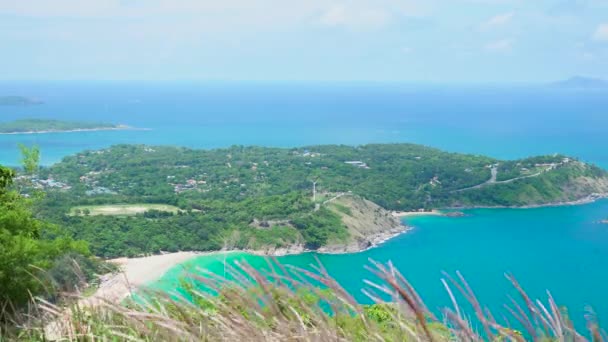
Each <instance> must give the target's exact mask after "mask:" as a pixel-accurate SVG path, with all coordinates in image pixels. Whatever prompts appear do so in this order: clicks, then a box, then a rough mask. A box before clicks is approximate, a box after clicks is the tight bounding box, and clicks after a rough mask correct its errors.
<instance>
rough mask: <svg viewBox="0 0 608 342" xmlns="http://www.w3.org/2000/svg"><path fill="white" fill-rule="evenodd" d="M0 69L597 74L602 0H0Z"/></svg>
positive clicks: (601, 57)
mask: <svg viewBox="0 0 608 342" xmlns="http://www.w3.org/2000/svg"><path fill="white" fill-rule="evenodd" d="M0 44H1V45H2V50H1V51H2V52H1V53H0V79H5V80H15V79H110V80H122V79H128V80H133V79H134V80H182V79H189V80H190V79H192V80H262V81H266V80H322V81H408V82H415V81H425V82H513V81H517V82H544V81H549V80H557V79H562V78H567V77H570V76H572V75H585V76H591V77H603V78H608V0H570V1H566V0H554V1H548V0H398V1H397V0H374V1H367V0H335V1H334V0H86V1H85V0H0Z"/></svg>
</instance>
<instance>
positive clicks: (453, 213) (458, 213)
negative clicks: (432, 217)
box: [445, 211, 466, 217]
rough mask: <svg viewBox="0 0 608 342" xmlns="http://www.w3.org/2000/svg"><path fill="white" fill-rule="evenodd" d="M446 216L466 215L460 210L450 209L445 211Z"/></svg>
mask: <svg viewBox="0 0 608 342" xmlns="http://www.w3.org/2000/svg"><path fill="white" fill-rule="evenodd" d="M445 216H447V217H463V216H466V215H465V214H464V213H463V212H462V211H451V212H449V213H445Z"/></svg>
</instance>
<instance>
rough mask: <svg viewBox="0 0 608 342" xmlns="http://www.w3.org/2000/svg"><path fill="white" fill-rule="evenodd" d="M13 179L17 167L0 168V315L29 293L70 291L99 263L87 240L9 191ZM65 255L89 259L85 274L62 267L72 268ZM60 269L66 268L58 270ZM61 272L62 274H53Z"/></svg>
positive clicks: (21, 302) (91, 272) (17, 194)
mask: <svg viewBox="0 0 608 342" xmlns="http://www.w3.org/2000/svg"><path fill="white" fill-rule="evenodd" d="M12 179H13V172H12V171H11V170H9V169H6V168H2V167H0V307H2V310H0V320H2V319H3V317H2V316H3V314H4V313H6V310H7V309H6V308H14V307H17V308H18V307H20V306H21V305H23V304H24V303H26V302H27V301H28V300H29V299H30V296H31V295H40V294H43V293H44V294H46V295H51V296H52V295H53V293H54V291H53V290H54V289H59V290H68V289H73V288H74V287H76V286H80V285H82V284H81V281H85V282H86V281H88V280H89V279H91V278H92V274H93V272H94V270H96V269H97V268H98V267H100V266H101V265H100V264H99V262H97V261H94V260H92V259H90V258H88V256H89V255H90V252H89V250H88V247H87V245H86V243H84V242H82V241H75V240H73V239H72V238H70V237H69V236H68V235H67V234H66V233H65V232H64V231H62V230H61V229H60V228H59V227H57V226H54V225H51V224H49V223H47V222H44V221H41V220H39V219H37V218H36V217H34V215H33V214H32V211H31V206H32V203H33V200H32V199H26V198H24V197H22V196H21V195H20V194H19V193H17V192H15V191H11V190H9V186H10V185H11V182H12ZM66 254H69V255H71V256H72V257H74V258H78V259H79V260H88V262H87V263H83V269H84V270H85V273H86V274H85V276H84V279H76V278H74V277H71V276H70V275H69V274H67V273H66V272H64V271H65V270H66V269H71V270H73V269H74V265H73V264H72V262H71V261H69V260H68V259H66V258H65V256H66ZM60 269H61V270H63V271H62V272H57V271H58V270H60ZM44 271H51V273H45V272H44ZM72 273H73V272H72ZM59 274H60V275H61V277H58V278H53V277H52V275H59ZM48 275H51V277H47V276H48ZM9 303H10V305H9ZM9 311H10V310H9Z"/></svg>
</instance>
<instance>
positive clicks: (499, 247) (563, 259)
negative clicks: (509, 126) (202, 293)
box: [151, 200, 608, 329]
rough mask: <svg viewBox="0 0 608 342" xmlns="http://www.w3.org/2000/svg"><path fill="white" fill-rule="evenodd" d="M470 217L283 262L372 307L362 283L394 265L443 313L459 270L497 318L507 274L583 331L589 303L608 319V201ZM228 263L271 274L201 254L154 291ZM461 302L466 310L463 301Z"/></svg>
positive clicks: (429, 222) (419, 222)
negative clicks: (448, 280) (322, 276)
mask: <svg viewBox="0 0 608 342" xmlns="http://www.w3.org/2000/svg"><path fill="white" fill-rule="evenodd" d="M466 214H467V216H466V217H460V218H450V217H437V216H426V217H413V218H409V219H407V220H406V221H405V222H406V223H407V224H409V225H411V226H413V227H415V228H414V229H413V230H412V231H411V232H409V233H407V234H403V235H400V236H398V237H396V238H394V239H392V240H389V241H388V242H386V243H385V244H383V245H381V246H379V247H378V248H374V249H371V250H368V251H365V252H362V253H355V254H344V255H323V254H313V253H307V254H301V255H292V256H285V257H279V258H278V260H279V261H280V262H282V263H285V264H290V265H296V266H299V267H309V266H310V265H312V264H316V261H315V256H316V257H318V258H319V260H320V261H321V262H322V264H323V265H324V266H325V267H326V268H327V270H328V272H329V273H330V275H332V276H333V277H334V278H336V279H337V280H338V281H339V282H340V283H341V284H342V286H344V287H345V288H346V289H347V290H348V291H349V292H350V293H351V294H353V295H354V296H355V297H356V298H357V299H358V300H359V301H361V302H363V303H369V302H370V300H369V299H368V298H367V297H366V296H365V295H364V294H363V293H362V292H361V289H363V288H365V286H366V285H365V284H364V283H363V280H364V279H368V280H374V279H375V278H374V276H373V275H372V274H371V273H370V272H369V271H367V270H365V269H364V266H365V265H369V261H368V260H369V259H373V260H375V261H379V262H383V263H386V262H388V261H392V262H393V263H394V265H395V266H396V267H397V268H398V269H399V270H400V271H401V272H402V273H403V275H404V276H405V277H406V278H407V279H408V280H409V281H410V282H411V283H412V285H413V286H414V287H415V288H416V289H417V291H418V292H419V294H420V295H421V296H422V298H423V299H424V300H425V302H426V303H427V305H428V306H429V309H431V310H435V311H436V312H437V314H440V308H443V307H446V306H451V302H450V299H449V297H448V295H447V293H446V291H445V289H444V288H443V285H442V284H441V282H440V279H441V278H442V277H443V275H442V271H445V272H448V273H449V274H451V275H452V276H455V272H456V271H460V272H461V273H462V274H463V275H464V276H465V278H466V279H467V281H468V283H469V284H470V285H471V287H472V288H473V290H474V291H475V294H476V295H477V297H478V299H479V300H480V301H481V302H482V303H483V304H484V305H487V306H488V307H489V308H490V309H491V310H492V311H493V312H494V314H495V317H502V314H505V315H508V313H507V312H506V310H505V309H504V308H503V307H502V305H503V304H506V303H508V297H507V295H511V296H513V297H514V298H518V296H517V292H516V291H515V290H514V289H513V287H512V286H511V285H510V283H509V282H508V281H507V279H506V278H505V276H504V274H505V272H508V273H511V274H513V275H514V276H515V277H516V278H517V279H518V281H519V282H520V283H521V285H522V286H523V287H524V289H526V291H527V292H528V293H529V295H530V296H531V297H532V298H538V299H542V300H543V301H545V303H546V299H547V293H546V290H550V291H551V294H552V295H553V296H554V298H555V299H556V300H557V302H558V304H560V305H564V306H566V307H568V309H569V312H570V314H571V316H572V319H573V321H574V322H575V323H576V324H577V326H578V327H579V328H581V329H583V328H584V319H583V315H584V313H585V307H586V306H587V305H591V306H592V307H593V309H594V310H595V311H596V313H597V314H598V317H599V318H600V320H601V319H604V320H606V319H608V293H607V292H606V284H608V272H606V269H607V266H608V226H606V225H602V224H599V223H597V221H598V220H600V219H601V218H603V217H606V215H607V214H608V200H602V201H598V202H596V203H592V204H587V205H579V206H563V207H547V208H535V209H475V210H467V211H466ZM224 258H226V261H227V262H228V263H231V264H234V262H235V261H243V260H245V261H247V262H249V263H250V264H252V265H254V266H257V267H260V268H262V269H267V268H268V267H267V264H266V261H265V260H264V259H263V258H262V257H258V256H252V255H247V254H244V253H234V254H233V253H229V254H218V255H211V256H203V257H198V258H196V259H194V260H192V261H190V262H188V263H186V264H184V265H182V266H178V267H176V268H174V269H173V270H171V271H170V272H168V273H167V274H166V275H165V276H164V277H163V278H162V279H160V280H159V281H158V282H156V283H153V284H151V287H152V288H154V289H161V290H164V291H169V292H173V291H175V290H176V288H178V287H179V285H178V284H179V283H178V280H179V279H183V278H184V277H185V276H186V275H187V274H188V273H189V272H192V271H194V273H196V269H197V267H200V268H202V269H207V270H210V271H212V272H216V273H218V274H220V275H221V274H223V270H224V264H223V262H224ZM453 291H455V293H457V290H456V289H454V288H453ZM459 303H460V304H461V305H463V307H464V308H466V307H467V304H466V301H464V299H463V298H462V297H459Z"/></svg>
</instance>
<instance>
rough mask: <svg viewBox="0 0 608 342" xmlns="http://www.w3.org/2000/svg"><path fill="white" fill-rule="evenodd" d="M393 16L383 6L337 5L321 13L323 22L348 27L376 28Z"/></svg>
mask: <svg viewBox="0 0 608 342" xmlns="http://www.w3.org/2000/svg"><path fill="white" fill-rule="evenodd" d="M391 19H392V16H391V14H390V13H389V12H387V11H385V10H384V9H381V8H368V7H352V6H351V7H347V6H344V5H337V6H333V7H331V8H329V9H328V10H326V11H324V12H323V13H322V14H321V18H320V21H321V24H323V25H326V26H343V27H347V28H355V29H357V28H375V27H381V26H384V25H386V24H387V23H388V22H389V21H390V20H391Z"/></svg>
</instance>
